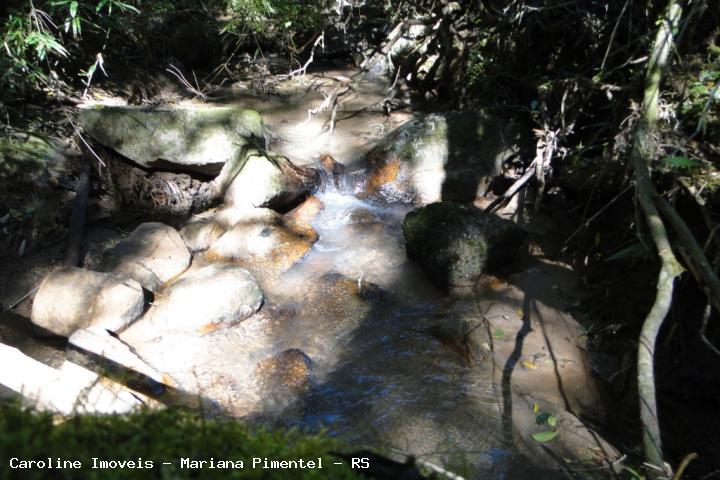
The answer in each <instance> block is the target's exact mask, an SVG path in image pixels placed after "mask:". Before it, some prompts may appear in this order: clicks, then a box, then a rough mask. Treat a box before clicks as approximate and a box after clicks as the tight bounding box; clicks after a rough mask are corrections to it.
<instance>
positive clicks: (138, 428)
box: [0, 402, 357, 479]
mask: <svg viewBox="0 0 720 480" xmlns="http://www.w3.org/2000/svg"><path fill="white" fill-rule="evenodd" d="M338 447H340V445H339V444H338V442H337V441H335V440H332V439H330V438H328V437H327V435H325V434H322V433H321V434H316V435H309V434H304V433H301V432H299V431H297V430H290V431H280V430H274V431H271V430H267V429H262V428H254V429H251V428H249V427H248V426H246V425H244V424H242V423H240V422H237V421H232V420H219V419H206V418H203V417H202V416H200V415H199V414H197V413H194V412H192V411H188V410H180V409H168V410H163V411H157V412H152V411H143V412H139V413H135V414H131V415H126V416H124V415H107V416H79V415H78V416H74V417H71V418H64V419H62V421H60V422H57V421H56V419H54V418H53V417H52V416H51V415H50V414H46V413H37V412H34V411H31V410H28V409H24V408H21V407H19V406H18V405H16V404H14V403H7V402H4V403H0V478H23V479H33V478H37V479H41V478H86V479H94V478H109V477H112V478H116V479H124V478H203V479H205V478H223V479H225V478H268V479H274V478H277V479H280V478H288V476H289V475H288V471H287V470H260V469H253V468H252V465H251V463H250V462H251V459H252V457H268V458H269V459H277V460H283V459H285V460H292V459H301V458H302V459H307V460H310V459H316V458H318V457H322V458H323V469H322V470H311V469H302V470H301V469H298V470H292V471H291V472H290V473H291V474H292V475H291V476H292V478H303V479H320V478H330V477H332V478H336V479H352V478H357V477H356V476H355V475H353V473H352V472H351V471H350V469H349V468H347V467H346V466H338V465H333V463H332V461H333V457H331V456H329V455H328V453H327V452H328V451H331V450H335V449H337V448H338ZM12 457H16V458H19V459H24V460H33V459H35V460H44V459H47V458H48V457H50V458H60V459H64V460H79V461H80V462H81V463H82V465H83V468H82V469H81V470H73V469H70V470H45V471H42V470H38V469H34V470H11V469H10V468H9V466H8V461H9V459H10V458H12ZM93 457H95V458H98V459H103V460H138V459H139V458H141V459H142V460H144V461H146V460H150V461H152V462H153V464H154V465H153V467H152V469H150V470H142V469H114V470H112V471H108V470H98V469H95V470H94V469H91V468H90V466H91V465H92V458H93ZM180 458H190V459H193V460H209V459H211V458H214V459H218V460H219V459H226V460H243V462H244V469H242V470H240V469H236V470H228V469H207V468H205V469H197V470H192V469H184V470H181V469H179V468H178V466H179V459H180ZM163 461H168V462H173V465H172V466H169V465H162V462H163Z"/></svg>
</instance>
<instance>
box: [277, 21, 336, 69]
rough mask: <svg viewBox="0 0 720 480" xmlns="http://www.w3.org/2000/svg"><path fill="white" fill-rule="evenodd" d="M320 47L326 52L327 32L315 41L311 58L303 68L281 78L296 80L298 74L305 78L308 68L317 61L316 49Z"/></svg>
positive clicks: (311, 50)
mask: <svg viewBox="0 0 720 480" xmlns="http://www.w3.org/2000/svg"><path fill="white" fill-rule="evenodd" d="M318 45H320V48H322V49H323V50H325V32H324V31H323V32H322V33H321V34H320V36H318V38H317V39H316V40H315V43H313V46H312V48H311V49H310V58H308V59H307V61H306V62H305V65H303V66H302V67H300V68H298V69H297V70H293V71H291V72H290V73H288V74H287V75H282V76H280V78H295V75H297V74H300V75H303V76H304V75H305V73H306V72H307V69H308V67H309V66H310V64H311V63H312V62H313V60H314V59H315V48H316V47H317V46H318Z"/></svg>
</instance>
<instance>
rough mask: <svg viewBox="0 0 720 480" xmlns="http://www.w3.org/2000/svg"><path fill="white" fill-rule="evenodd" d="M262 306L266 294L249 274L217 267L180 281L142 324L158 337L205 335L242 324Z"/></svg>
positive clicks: (231, 266) (158, 302) (209, 266)
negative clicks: (168, 335)
mask: <svg viewBox="0 0 720 480" xmlns="http://www.w3.org/2000/svg"><path fill="white" fill-rule="evenodd" d="M262 303H263V293H262V291H261V290H260V287H259V286H258V284H257V282H256V281H255V279H254V278H253V276H252V275H251V274H250V273H249V272H248V271H247V270H245V269H244V268H241V267H238V266H236V265H230V264H213V265H208V266H205V267H202V268H199V269H197V270H191V271H188V272H187V273H186V274H184V275H183V276H182V277H180V279H179V280H177V281H176V282H175V283H173V284H172V285H171V286H170V287H169V288H168V289H167V290H166V291H165V292H163V295H162V296H161V298H159V299H157V300H156V304H157V305H156V307H155V308H154V309H153V310H151V311H150V312H149V315H148V316H149V319H147V320H145V319H143V322H142V323H148V324H149V326H150V327H151V330H152V331H153V333H154V334H157V335H162V334H163V333H166V332H187V333H192V334H205V333H209V332H211V331H213V330H216V329H218V328H223V327H229V326H232V325H234V324H236V323H237V322H240V321H242V320H243V319H245V318H247V317H249V316H250V315H252V314H253V313H255V312H256V311H258V309H259V308H260V306H261V305H262Z"/></svg>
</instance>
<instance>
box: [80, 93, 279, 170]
mask: <svg viewBox="0 0 720 480" xmlns="http://www.w3.org/2000/svg"><path fill="white" fill-rule="evenodd" d="M80 124H81V125H82V127H83V129H84V130H85V132H86V133H87V134H88V135H89V136H91V137H92V138H93V139H95V140H96V141H98V142H99V143H101V144H102V145H104V146H105V147H107V148H110V149H112V150H115V151H116V152H118V153H120V154H122V155H123V156H125V157H127V158H128V159H130V160H132V161H133V162H135V163H137V164H138V165H140V166H142V167H145V168H160V169H163V170H194V171H199V172H201V173H206V174H209V175H210V174H217V173H218V172H219V171H220V169H221V168H222V166H223V165H224V164H225V162H226V161H228V160H230V159H232V158H234V157H235V156H236V155H237V154H238V153H239V152H240V151H241V150H243V149H245V148H248V147H260V148H264V147H265V146H266V137H267V130H266V128H265V125H264V123H263V121H262V118H261V117H260V115H259V114H258V113H257V112H256V111H254V110H245V109H242V108H237V107H196V106H194V107H178V106H175V107H172V108H163V109H153V110H148V109H145V108H138V107H119V106H112V107H110V106H94V107H90V108H86V109H83V110H81V111H80Z"/></svg>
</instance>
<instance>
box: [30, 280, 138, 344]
mask: <svg viewBox="0 0 720 480" xmlns="http://www.w3.org/2000/svg"><path fill="white" fill-rule="evenodd" d="M143 306H144V295H143V291H142V287H141V286H140V284H139V283H138V282H136V281H135V280H131V279H128V278H124V277H121V276H119V275H115V274H108V273H100V272H91V271H89V270H83V269H81V268H75V267H67V268H63V269H61V270H58V271H55V272H53V273H51V274H50V275H48V276H47V277H46V278H45V280H43V282H42V284H41V285H40V288H39V289H38V292H37V295H36V296H35V299H34V301H33V308H32V313H31V320H32V322H33V323H34V324H35V325H38V326H40V327H42V328H44V329H46V330H49V331H50V332H52V333H54V334H56V335H61V336H65V337H67V336H70V334H72V333H73V332H74V331H75V330H78V329H80V328H85V327H88V326H90V325H93V326H97V327H101V328H104V329H107V330H111V331H113V332H117V331H120V330H122V329H124V328H125V327H127V326H128V325H129V324H130V323H132V322H133V321H134V320H135V319H136V318H138V317H139V316H140V315H141V314H142V311H143Z"/></svg>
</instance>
